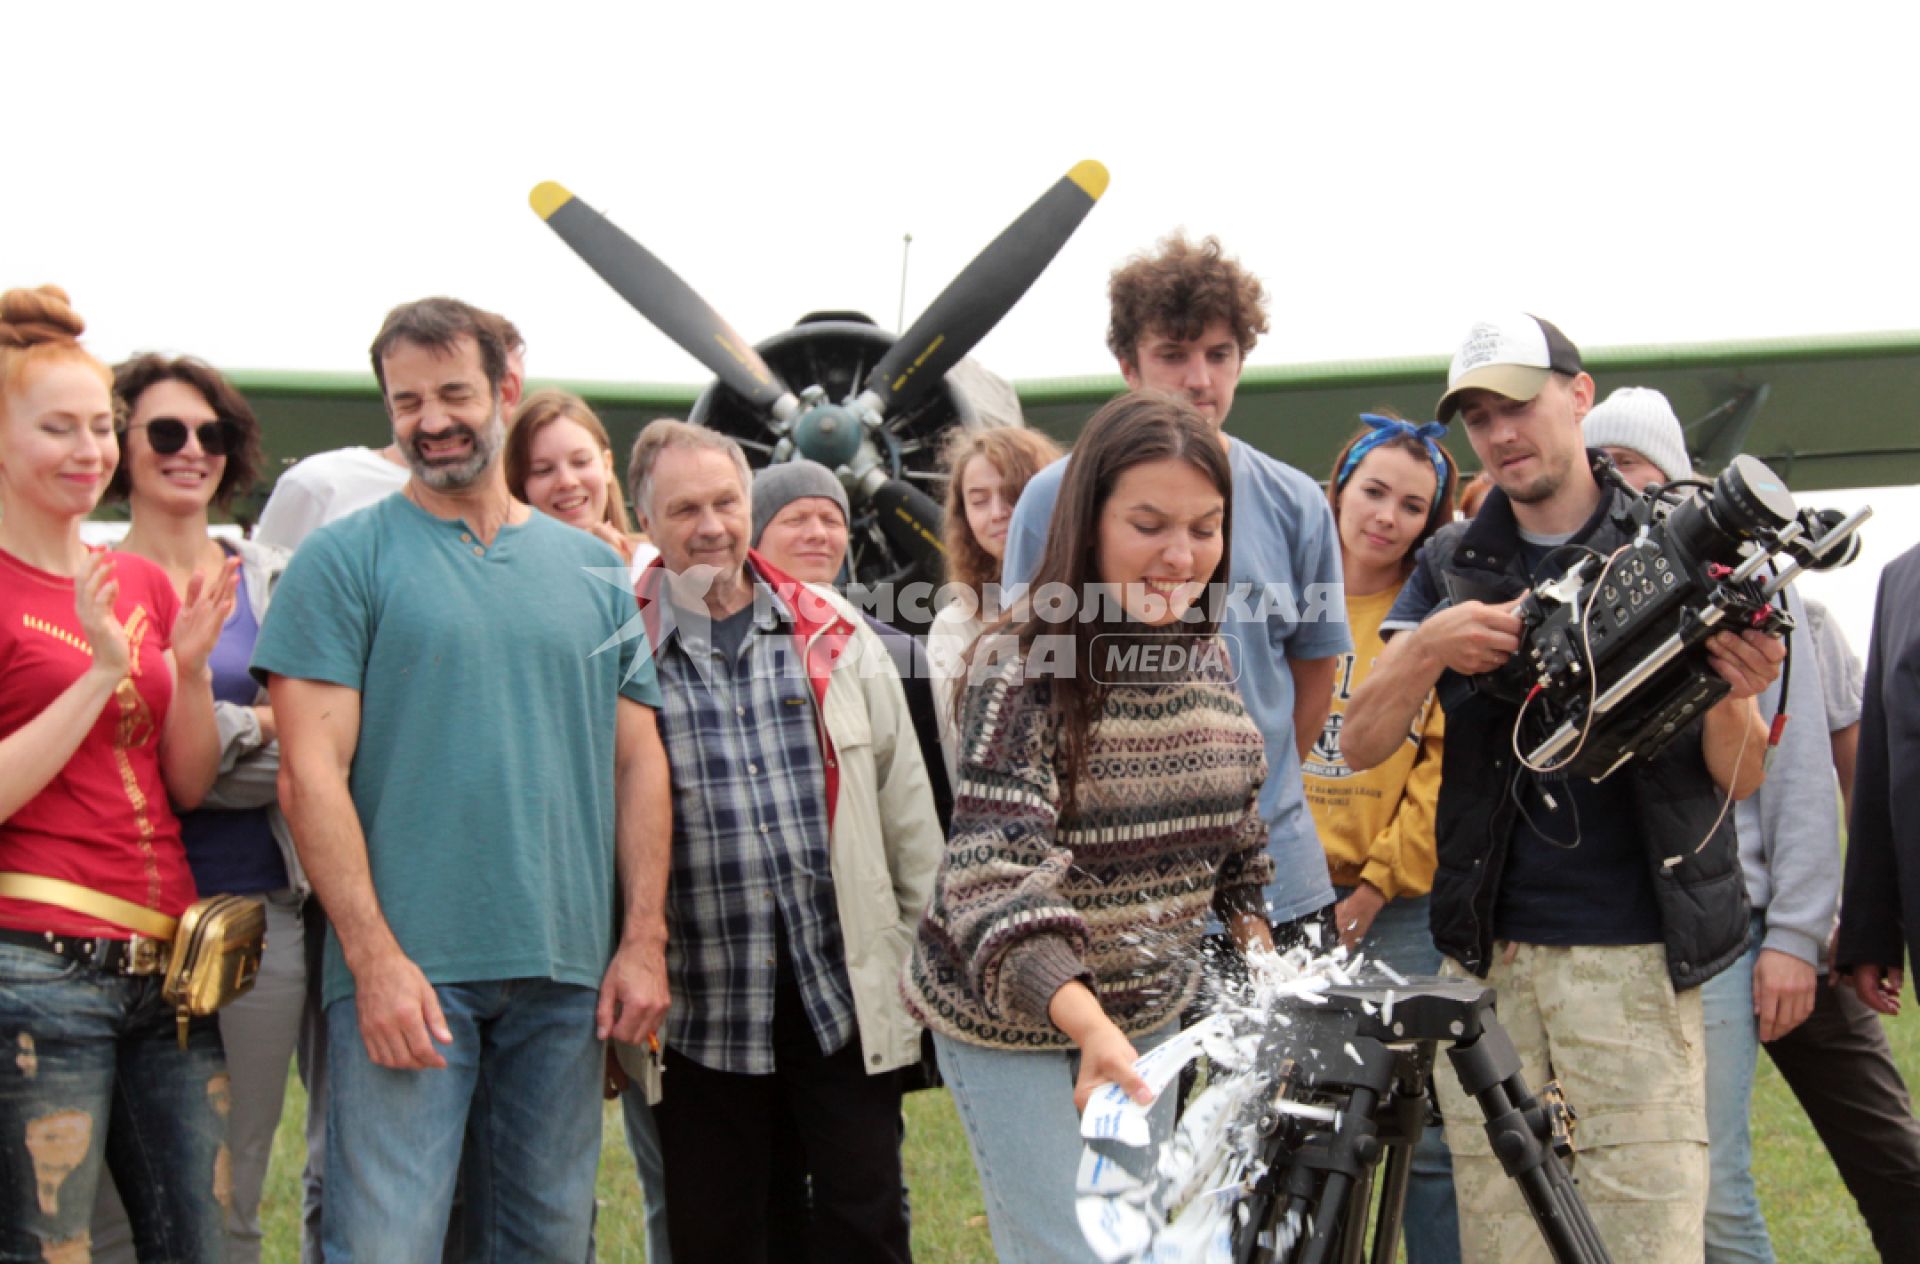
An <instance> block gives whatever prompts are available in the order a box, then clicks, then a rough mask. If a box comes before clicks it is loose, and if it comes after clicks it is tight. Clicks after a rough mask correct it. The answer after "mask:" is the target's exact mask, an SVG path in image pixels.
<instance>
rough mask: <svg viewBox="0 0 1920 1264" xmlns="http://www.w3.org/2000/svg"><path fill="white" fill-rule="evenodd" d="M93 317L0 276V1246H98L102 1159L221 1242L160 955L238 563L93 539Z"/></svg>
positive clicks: (198, 1254) (168, 1230)
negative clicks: (89, 323)
mask: <svg viewBox="0 0 1920 1264" xmlns="http://www.w3.org/2000/svg"><path fill="white" fill-rule="evenodd" d="M84 328H85V326H84V324H83V323H82V322H81V320H80V318H79V317H78V316H77V315H75V314H74V311H73V308H72V307H71V306H70V305H69V304H68V302H67V296H66V294H65V293H63V292H62V291H60V290H58V289H56V288H54V287H53V286H44V287H42V288H40V289H37V290H10V291H8V292H7V293H6V294H4V295H0V1038H4V1041H5V1051H6V1053H5V1056H4V1057H0V1138H4V1139H5V1140H4V1141H0V1259H41V1258H46V1259H58V1258H61V1257H63V1256H69V1255H70V1256H75V1257H84V1256H85V1255H86V1254H87V1223H88V1217H89V1215H90V1214H91V1211H92V1208H93V1197H94V1191H95V1189H96V1188H97V1185H98V1183H99V1180H100V1176H101V1174H102V1171H103V1168H110V1169H111V1170H112V1171H113V1173H114V1175H115V1177H116V1178H117V1179H118V1180H119V1182H120V1188H121V1191H122V1193H123V1194H124V1195H125V1196H126V1202H127V1207H128V1210H129V1211H131V1212H132V1214H133V1226H134V1230H135V1233H136V1236H137V1237H138V1239H139V1245H140V1250H141V1254H142V1256H144V1257H145V1258H149V1259H169V1260H193V1261H211V1260H215V1259H218V1258H219V1256H220V1248H221V1242H220V1204H219V1190H220V1189H221V1188H222V1187H223V1182H224V1179H225V1167H226V1164H225V1160H224V1158H223V1157H222V1155H221V1154H220V1149H221V1143H222V1141H223V1140H224V1131H223V1128H222V1123H221V1117H220V1115H221V1111H222V1108H223V1107H224V1104H225V1100H226V1094H227V1076H226V1071H225V1067H224V1064H223V1062H222V1059H221V1056H220V1035H219V1030H218V1028H216V1027H215V1026H214V1024H213V1023H212V1021H211V1020H206V1019H201V1020H196V1021H194V1022H193V1023H191V1024H190V1025H189V1026H188V1028H187V1030H186V1032H185V1033H184V1039H182V1038H181V1037H180V1035H178V1034H177V1033H176V1028H175V1022H174V1011H173V1007H172V1006H170V1005H168V1004H167V1003H166V1002H165V1001H164V1000H163V999H162V997H161V983H162V975H161V974H160V973H159V971H160V969H162V968H163V967H164V965H165V959H166V958H165V954H166V952H167V944H166V942H165V940H166V938H167V936H168V934H169V933H170V928H169V925H168V923H169V922H170V920H171V919H173V918H176V917H178V916H179V915H180V913H181V912H182V911H184V910H185V909H186V907H187V905H189V904H190V903H192V902H193V899H194V894H195V892H194V883H193V875H192V873H191V872H190V871H189V869H188V866H187V859H186V854H185V851H184V850H183V848H182V847H181V843H180V826H179V823H178V821H177V820H176V819H175V817H174V813H173V810H172V809H171V808H170V807H169V806H168V801H169V800H170V799H171V800H173V801H176V802H179V803H182V804H185V805H189V806H191V805H197V804H198V803H199V802H200V801H201V800H202V799H203V798H204V797H205V795H206V793H207V788H208V787H209V786H210V785H212V784H213V780H214V775H215V773H216V772H217V771H218V768H219V763H220V745H219V739H218V736H217V733H216V729H215V725H214V718H213V692H212V689H211V688H210V686H209V683H208V670H207V660H208V657H209V655H210V654H211V652H212V649H213V643H214V640H215V638H216V636H217V634H218V632H219V629H220V626H221V624H222V623H224V622H225V621H226V618H227V615H228V614H229V612H230V611H231V610H232V608H233V575H232V570H231V568H230V567H228V566H225V565H221V566H215V567H212V568H210V570H209V571H208V572H207V573H206V574H204V575H203V576H197V577H196V578H195V579H194V580H193V582H191V583H189V584H188V585H187V588H186V592H185V594H184V597H183V596H182V595H181V594H179V593H176V592H175V590H174V587H173V585H171V584H169V583H168V582H167V577H166V575H165V574H164V573H163V572H162V571H161V570H160V569H159V568H158V567H156V566H154V565H153V564H152V563H151V562H149V561H147V560H146V559H145V558H140V557H133V556H129V555H127V554H124V553H102V552H96V551H94V550H91V549H89V548H87V546H86V545H85V544H84V543H83V542H82V540H81V538H80V524H81V522H82V520H84V519H85V518H86V516H87V515H88V514H89V513H91V512H92V511H93V508H94V506H95V505H96V504H98V503H99V500H100V494H101V492H102V491H103V490H104V489H105V488H106V485H107V482H108V480H109V479H110V478H111V477H112V475H113V473H114V470H115V469H116V468H117V467H118V465H119V461H120V450H119V446H118V444H117V443H116V442H115V438H114V406H113V394H112V391H111V389H110V388H111V384H112V378H111V375H110V374H109V373H108V372H107V369H106V366H104V365H102V364H101V363H100V362H99V361H98V360H96V359H94V358H93V356H91V355H89V354H88V353H87V352H86V351H85V350H84V349H83V348H82V347H81V346H80V343H79V341H78V339H79V336H80V333H81V331H82V330H83V329H84ZM137 927H145V928H147V929H139V930H137V931H136V928H137ZM149 936H151V938H150V937H149Z"/></svg>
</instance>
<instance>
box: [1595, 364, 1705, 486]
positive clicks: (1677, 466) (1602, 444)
mask: <svg viewBox="0 0 1920 1264" xmlns="http://www.w3.org/2000/svg"><path fill="white" fill-rule="evenodd" d="M1584 430H1585V433H1586V439H1587V446H1588V447H1590V448H1626V449H1628V450H1629V451H1632V452H1638V453H1639V454H1640V455H1641V456H1643V457H1645V458H1647V460H1649V461H1651V462H1652V463H1653V465H1654V468H1655V469H1658V470H1659V471H1660V473H1661V474H1662V475H1663V476H1664V478H1663V481H1665V482H1668V483H1671V482H1672V481H1673V480H1674V479H1676V478H1692V477H1693V462H1692V461H1689V460H1688V459H1687V439H1686V435H1685V434H1683V433H1682V432H1681V430H1680V418H1678V417H1676V416H1675V415H1674V412H1673V405H1672V404H1669V403H1668V402H1667V397H1666V396H1665V395H1662V394H1661V393H1660V392H1659V391H1656V390H1653V389H1652V388H1651V387H1646V386H1623V387H1621V388H1620V389H1619V390H1617V391H1615V392H1614V393H1613V394H1611V395H1609V396H1607V398H1606V401H1605V402H1604V403H1601V404H1598V405H1595V407H1594V409H1593V411H1592V412H1590V413H1588V414H1587V420H1586V422H1585V425H1584Z"/></svg>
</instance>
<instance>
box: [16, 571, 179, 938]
mask: <svg viewBox="0 0 1920 1264" xmlns="http://www.w3.org/2000/svg"><path fill="white" fill-rule="evenodd" d="M109 556H110V557H111V558H112V560H113V564H114V574H115V576H116V578H117V579H118V580H119V582H120V596H119V599H118V600H117V601H116V602H115V603H114V613H115V614H116V615H117V616H119V619H120V622H121V623H122V624H123V625H124V626H125V627H126V629H127V632H128V635H129V638H130V639H131V641H132V644H133V670H132V671H131V673H129V675H128V676H127V677H126V679H124V680H122V681H121V682H120V687H119V689H118V690H116V691H115V693H114V696H113V698H112V699H111V700H110V701H109V702H108V703H107V705H106V706H105V707H104V708H102V710H101V712H100V718H99V720H98V721H97V722H96V723H95V724H94V726H93V731H92V732H90V733H88V734H87V736H86V738H85V740H84V741H82V742H81V743H80V748H79V749H78V750H76V751H75V752H74V754H73V758H71V759H69V760H68V761H67V764H66V767H64V768H62V769H61V770H60V771H59V773H58V774H56V775H55V776H54V779H53V780H52V781H50V782H48V783H47V785H46V787H45V788H44V789H42V790H41V791H40V793H39V794H37V795H35V796H34V797H33V798H32V799H29V800H28V801H27V802H26V803H25V804H23V805H22V806H21V808H20V810H19V811H17V812H15V813H14V814H13V815H12V816H11V817H9V818H7V819H6V820H5V821H0V872H7V873H32V874H40V875H43V876H45V877H50V878H64V879H66V880H67V881H68V882H76V883H78V884H80V885H81V886H84V887H91V888H93V889H94V890H96V891H104V892H105V893H107V894H108V895H117V896H119V897H120V898H121V899H123V900H131V901H133V902H134V903H135V904H143V905H145V906H146V907H148V908H151V909H156V910H158V911H159V912H161V913H165V914H166V915H167V916H169V917H177V916H179V914H180V912H181V910H183V909H185V908H186V907H187V905H189V904H191V903H193V900H194V888H193V875H192V873H190V872H189V871H188V869H187V853H186V849H185V848H183V847H182V846H181V845H180V822H179V821H178V820H177V819H176V818H175V817H174V814H173V808H172V806H171V805H170V804H169V803H168V802H167V788H166V784H165V782H163V781H162V780H161V777H160V733H161V730H162V728H163V726H164V725H165V723H166V718H167V706H168V704H169V703H171V702H172V701H173V678H172V675H171V674H170V673H169V672H168V670H167V661H166V658H165V654H166V650H167V646H168V644H169V641H170V633H171V632H172V630H173V620H174V616H176V615H177V614H178V613H179V612H180V599H179V597H178V596H176V595H175V593H174V591H173V585H172V583H170V582H169V581H168V579H167V576H166V572H164V571H162V570H161V569H160V568H159V567H158V566H155V565H154V564H153V563H152V562H149V561H147V560H146V559H145V558H141V557H135V556H133V555H132V554H128V553H113V554H109ZM73 601H74V581H73V580H71V579H64V578H62V577H61V576H58V575H52V574H49V573H47V572H46V571H43V570H39V569H37V568H35V567H32V566H28V565H27V564H26V563H25V562H22V561H21V560H20V559H18V558H16V557H14V556H12V555H11V554H9V553H6V552H4V551H0V737H5V736H8V735H10V734H12V733H14V732H16V731H17V730H19V729H20V728H22V727H23V726H25V725H26V724H27V722H28V721H30V720H32V719H33V718H34V717H35V716H37V715H39V714H40V713H41V712H42V711H44V710H46V708H47V707H48V706H50V705H51V704H52V703H53V700H54V699H55V698H57V697H59V696H60V695H61V694H62V693H63V692H65V691H66V690H67V688H68V687H70V686H71V685H72V684H73V682H74V681H76V680H78V679H80V677H81V676H82V675H84V674H85V673H86V670H87V668H88V666H89V665H90V663H91V662H92V659H93V651H92V649H91V647H90V646H89V645H88V643H87V636H86V633H85V632H84V631H82V630H81V627H80V619H79V616H78V615H76V614H75V613H74V605H73ZM0 926H5V927H9V928H11V929H14V930H35V931H44V930H50V931H53V932H55V933H57V934H62V935H81V936H99V937H102V938H107V939H125V938H127V937H128V936H129V935H130V934H132V932H131V931H129V930H128V929H127V928H126V927H124V926H116V925H115V924H113V923H112V922H103V921H101V920H99V919H98V918H93V917H87V916H85V915H84V914H80V913H73V912H69V911H68V910H66V909H63V908H56V907H54V906H53V905H50V904H40V903H37V902H35V901H32V900H14V899H0Z"/></svg>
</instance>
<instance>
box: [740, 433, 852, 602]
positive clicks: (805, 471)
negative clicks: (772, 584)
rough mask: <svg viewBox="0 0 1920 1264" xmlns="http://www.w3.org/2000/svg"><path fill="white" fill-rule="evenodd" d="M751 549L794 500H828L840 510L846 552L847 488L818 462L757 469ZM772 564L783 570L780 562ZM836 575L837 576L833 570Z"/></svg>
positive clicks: (849, 516)
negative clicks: (769, 525)
mask: <svg viewBox="0 0 1920 1264" xmlns="http://www.w3.org/2000/svg"><path fill="white" fill-rule="evenodd" d="M752 495H753V547H754V548H756V549H757V548H759V547H760V538H761V537H762V536H763V535H765V534H766V531H767V524H768V523H770V522H772V521H773V520H774V517H775V516H776V515H778V514H779V513H780V511H781V510H783V509H785V508H786V507H787V506H788V505H791V504H793V503H794V502H795V501H797V500H809V499H819V500H830V501H832V502H833V503H834V504H835V505H837V506H839V508H840V530H841V533H842V538H841V541H840V549H841V552H842V553H844V552H845V551H846V539H845V532H846V528H847V524H848V523H849V522H850V521H851V520H852V518H853V512H852V510H851V509H850V508H849V507H848V505H847V489H846V488H844V487H842V486H840V480H839V479H838V478H837V477H835V476H834V473H833V471H832V470H830V469H828V468H827V467H826V466H824V465H822V464H820V463H819V462H818V461H784V462H782V463H780V464H778V465H769V466H767V467H766V468H765V469H763V470H758V471H756V472H755V473H754V476H753V493H752ZM773 564H774V565H775V566H780V567H782V569H786V568H785V566H784V564H783V563H782V562H781V561H780V560H779V559H777V558H776V559H774V561H773ZM835 573H836V575H837V573H838V571H837V568H836V572H835ZM794 578H795V579H802V580H809V581H813V582H818V583H832V582H833V577H828V578H826V579H824V580H821V579H817V578H816V577H815V576H812V575H800V574H795V575H794Z"/></svg>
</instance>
